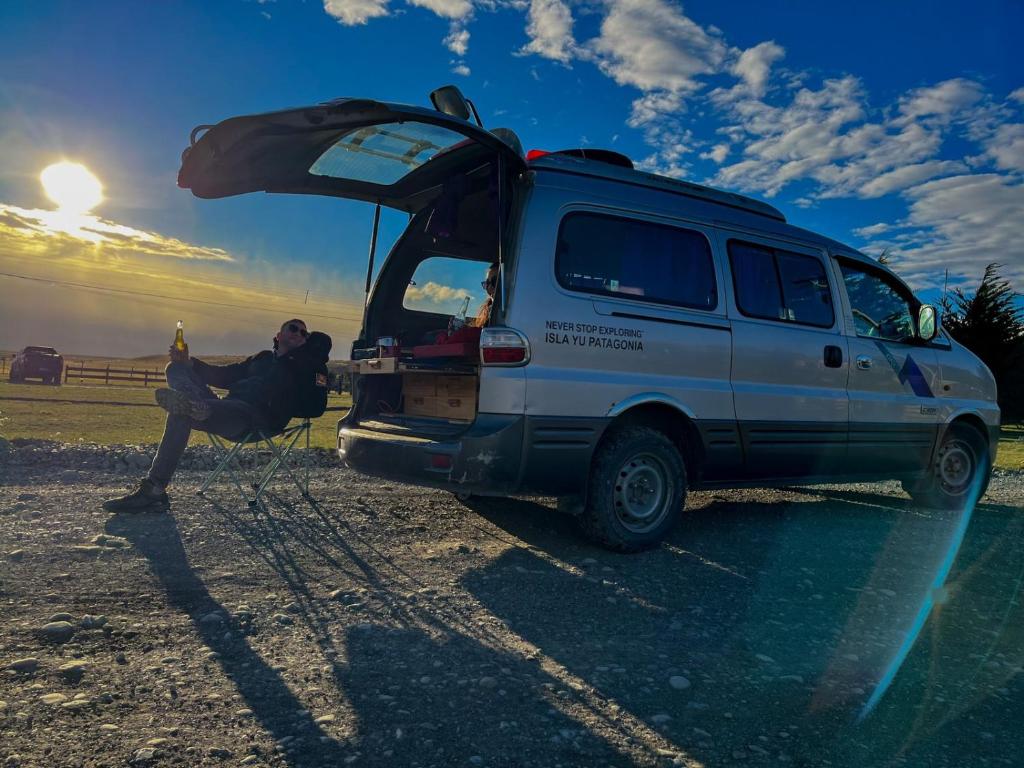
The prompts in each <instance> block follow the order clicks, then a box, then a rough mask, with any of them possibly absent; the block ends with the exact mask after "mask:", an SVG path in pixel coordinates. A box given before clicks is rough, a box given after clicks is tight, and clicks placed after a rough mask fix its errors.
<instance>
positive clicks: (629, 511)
mask: <svg viewBox="0 0 1024 768" xmlns="http://www.w3.org/2000/svg"><path fill="white" fill-rule="evenodd" d="M672 492H673V482H672V479H671V477H670V476H669V473H668V468H667V467H666V466H665V463H664V462H663V461H662V460H661V459H659V458H658V457H657V456H655V455H654V454H651V453H638V454H636V455H634V456H632V457H630V458H629V459H627V460H626V461H625V462H623V464H622V466H621V467H619V471H618V473H617V474H616V476H615V492H614V494H613V503H614V505H615V517H616V519H617V520H618V521H619V523H620V524H621V525H622V526H623V527H624V528H626V529H627V530H628V531H630V532H631V533H646V532H648V531H650V530H651V529H653V528H655V527H657V526H658V524H659V523H661V521H662V520H664V518H665V515H666V514H667V513H668V503H669V499H671V498H672Z"/></svg>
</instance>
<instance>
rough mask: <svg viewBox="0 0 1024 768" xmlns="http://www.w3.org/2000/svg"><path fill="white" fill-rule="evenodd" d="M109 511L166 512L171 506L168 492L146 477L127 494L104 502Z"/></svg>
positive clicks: (104, 506)
mask: <svg viewBox="0 0 1024 768" xmlns="http://www.w3.org/2000/svg"><path fill="white" fill-rule="evenodd" d="M103 508H104V509H105V510H107V512H166V511H167V510H168V509H169V508H170V502H169V501H168V500H167V492H166V491H164V489H163V488H160V487H158V486H156V485H154V484H153V481H152V480H149V479H146V480H143V481H142V482H141V483H139V487H138V488H136V489H135V490H134V491H132V492H131V493H129V494H128V495H127V496H121V497H120V498H117V499H108V500H107V501H104V502H103Z"/></svg>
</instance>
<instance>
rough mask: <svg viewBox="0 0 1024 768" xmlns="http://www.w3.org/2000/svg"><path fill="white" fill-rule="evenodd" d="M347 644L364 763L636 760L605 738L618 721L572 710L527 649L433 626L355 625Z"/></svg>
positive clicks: (348, 686)
mask: <svg viewBox="0 0 1024 768" xmlns="http://www.w3.org/2000/svg"><path fill="white" fill-rule="evenodd" d="M345 645H346V647H347V649H348V661H347V663H346V664H344V665H341V666H340V667H339V685H340V687H341V688H342V689H343V690H345V691H347V692H348V694H349V697H350V700H351V703H352V705H353V707H354V709H355V711H356V713H357V723H358V726H357V728H358V734H357V738H358V743H359V749H360V763H359V764H360V765H362V764H364V763H366V764H370V765H381V766H398V765H402V766H405V765H433V766H454V765H474V764H477V765H487V766H505V767H507V768H514V767H518V766H526V765H535V766H554V765H558V764H561V765H566V766H575V765H579V766H583V765H586V766H597V765H615V766H628V765H634V764H635V763H634V761H633V759H632V758H631V757H629V756H628V755H626V754H623V752H621V751H620V750H619V749H617V748H616V747H615V746H613V745H612V743H611V741H610V739H608V738H607V736H608V735H609V731H610V730H611V731H614V730H615V726H614V724H611V725H610V726H609V727H606V728H602V727H598V728H594V727H593V721H592V718H593V716H594V713H590V714H591V717H587V718H584V717H583V716H581V717H580V718H577V717H575V716H574V714H570V713H569V712H567V710H569V711H572V712H575V711H576V708H578V707H580V706H584V705H583V704H581V703H580V702H579V701H578V700H575V696H574V695H573V693H572V692H570V691H567V690H566V689H565V687H564V686H563V684H562V683H560V682H559V681H558V680H556V679H555V678H552V677H551V676H549V675H547V674H546V673H545V672H543V670H542V669H541V666H540V665H539V664H538V663H535V662H531V661H528V660H525V659H524V658H523V657H522V656H518V655H512V654H509V653H506V652H502V651H500V650H497V649H495V648H493V647H489V646H488V645H486V644H485V643H483V642H480V641H479V639H477V638H471V637H467V636H466V635H464V634H454V633H450V632H447V633H446V632H443V631H442V632H438V631H437V628H436V627H432V628H430V629H424V628H410V629H402V628H393V627H385V626H379V625H366V626H361V627H355V628H352V629H350V630H349V631H348V632H347V637H346V641H345ZM598 716H599V715H598ZM584 719H585V720H586V722H587V725H584V723H583V721H584Z"/></svg>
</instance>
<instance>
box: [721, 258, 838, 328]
mask: <svg viewBox="0 0 1024 768" xmlns="http://www.w3.org/2000/svg"><path fill="white" fill-rule="evenodd" d="M729 265H730V267H731V269H732V282H733V286H734V287H735V289H736V306H737V307H738V308H739V310H740V312H742V313H743V314H744V315H746V316H747V317H759V318H763V319H766V320H781V321H783V322H789V323H797V324H800V325H814V326H817V327H819V328H831V327H832V325H833V324H834V323H835V312H834V310H833V308H832V294H831V293H830V292H829V287H828V278H827V277H826V276H825V268H824V266H822V263H821V262H820V261H818V259H816V258H814V257H813V256H805V255H803V254H800V253H793V252H792V251H784V250H780V249H778V248H769V247H767V246H763V245H754V244H753V243H744V242H741V241H739V240H730V241H729Z"/></svg>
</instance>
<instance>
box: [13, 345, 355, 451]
mask: <svg viewBox="0 0 1024 768" xmlns="http://www.w3.org/2000/svg"><path fill="white" fill-rule="evenodd" d="M122 363H123V361H122ZM119 364H121V363H119ZM153 391H154V388H153V387H141V386H122V387H115V386H109V387H107V386H102V385H85V384H65V385H64V386H61V387H49V386H44V385H42V384H10V383H8V382H6V381H3V382H0V435H2V436H3V437H6V438H7V439H9V440H13V439H15V438H19V437H32V438H40V439H44V440H60V441H62V442H65V443H77V442H83V443H98V444H101V445H102V444H110V443H129V444H133V445H141V444H145V443H157V442H159V441H160V436H161V435H162V434H163V429H164V419H165V414H164V412H163V410H161V409H160V408H159V407H158V406H157V405H156V403H155V402H154V400H153ZM15 398H17V399H15ZM351 404H352V400H351V398H350V397H349V395H348V394H347V393H346V394H344V395H338V394H335V393H332V394H331V395H330V397H329V399H328V403H327V406H328V407H329V408H344V409H347V408H348V407H349V406H350V405H351ZM343 414H344V411H328V412H327V413H325V414H324V415H323V416H322V417H320V418H319V419H314V421H313V429H312V434H311V444H312V445H315V446H318V447H322V448H333V447H334V445H335V428H336V426H337V421H338V419H339V418H341V416H342V415H343ZM206 441H207V438H206V435H205V434H203V433H193V435H192V439H191V441H190V443H191V444H197V443H199V444H201V443H205V442H206Z"/></svg>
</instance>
